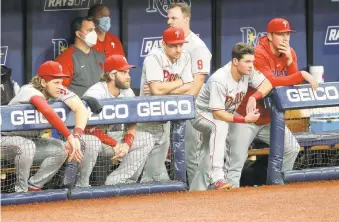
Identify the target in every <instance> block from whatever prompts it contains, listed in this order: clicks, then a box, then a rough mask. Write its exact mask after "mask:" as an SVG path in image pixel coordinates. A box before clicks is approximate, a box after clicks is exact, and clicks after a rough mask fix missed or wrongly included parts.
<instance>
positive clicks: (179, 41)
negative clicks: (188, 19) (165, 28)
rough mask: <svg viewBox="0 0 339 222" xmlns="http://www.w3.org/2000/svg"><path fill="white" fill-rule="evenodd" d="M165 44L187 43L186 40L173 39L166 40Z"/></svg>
mask: <svg viewBox="0 0 339 222" xmlns="http://www.w3.org/2000/svg"><path fill="white" fill-rule="evenodd" d="M166 43H167V44H170V45H174V44H180V43H188V41H186V40H175V41H168V42H166Z"/></svg>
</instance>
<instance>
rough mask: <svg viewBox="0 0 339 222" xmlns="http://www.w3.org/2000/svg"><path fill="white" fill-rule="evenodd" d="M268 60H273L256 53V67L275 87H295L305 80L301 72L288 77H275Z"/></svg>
mask: <svg viewBox="0 0 339 222" xmlns="http://www.w3.org/2000/svg"><path fill="white" fill-rule="evenodd" d="M267 59H271V58H266V57H265V55H264V54H262V53H255V59H254V67H255V68H256V69H257V70H258V71H260V72H262V73H263V74H264V75H265V76H266V78H267V79H268V80H269V81H270V82H271V84H272V85H273V87H276V86H290V85H295V84H299V83H300V82H301V81H302V80H303V77H302V75H301V73H300V72H299V71H297V72H295V73H293V74H291V75H288V76H275V75H274V74H273V73H272V70H271V67H270V65H269V63H268V62H267Z"/></svg>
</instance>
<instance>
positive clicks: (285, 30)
mask: <svg viewBox="0 0 339 222" xmlns="http://www.w3.org/2000/svg"><path fill="white" fill-rule="evenodd" d="M281 32H295V31H294V30H291V29H284V30H279V31H277V32H276V33H281Z"/></svg>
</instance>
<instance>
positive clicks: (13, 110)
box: [0, 95, 195, 205]
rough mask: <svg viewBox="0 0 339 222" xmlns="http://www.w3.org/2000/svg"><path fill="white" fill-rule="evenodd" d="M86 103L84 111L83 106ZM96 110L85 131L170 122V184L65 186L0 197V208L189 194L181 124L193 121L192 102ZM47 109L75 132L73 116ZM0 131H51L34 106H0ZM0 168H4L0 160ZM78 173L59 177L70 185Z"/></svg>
mask: <svg viewBox="0 0 339 222" xmlns="http://www.w3.org/2000/svg"><path fill="white" fill-rule="evenodd" d="M84 103H85V105H86V106H87V104H86V102H84ZM100 104H101V105H102V107H103V109H102V112H101V113H100V114H99V115H97V114H93V113H92V112H90V116H89V120H88V124H87V126H102V125H113V124H126V125H127V124H129V123H148V122H155V123H159V122H161V123H164V122H171V134H170V137H171V139H170V140H171V144H170V147H169V148H170V152H169V157H168V158H169V159H170V160H169V163H168V164H169V165H168V167H167V169H168V170H169V174H170V179H171V180H170V181H164V182H152V183H128V184H117V185H114V186H91V187H87V188H75V187H74V186H68V187H67V186H66V188H61V189H47V190H43V191H41V192H28V193H1V205H11V204H26V203H36V202H50V201H58V200H68V199H88V198H101V197H111V196H123V195H134V194H150V193H157V192H175V191H185V190H186V189H187V187H186V162H185V148H184V132H185V121H186V120H188V119H193V118H194V117H195V104H194V97H193V96H190V95H180V96H159V97H134V98H117V99H104V100H100ZM51 106H52V108H53V109H54V111H56V113H57V114H58V115H59V116H60V117H61V118H62V119H63V120H64V122H65V124H66V125H67V126H68V127H69V128H72V127H74V113H73V112H70V110H69V109H68V107H66V106H65V104H63V103H61V102H56V103H52V104H51ZM88 109H89V107H88ZM89 111H90V109H89ZM0 125H1V131H2V133H3V134H6V132H10V133H13V132H19V131H26V132H30V131H36V130H44V129H51V125H50V124H49V123H48V122H47V121H46V120H45V118H44V117H43V116H42V115H41V114H40V113H39V112H37V111H36V109H35V107H34V106H32V105H16V106H1V119H0ZM1 162H3V158H2V160H1ZM10 166H11V167H6V166H4V165H2V169H1V173H2V178H3V179H4V180H5V179H6V174H7V173H12V174H13V171H15V169H13V168H12V166H13V165H10ZM38 168H39V166H32V168H31V170H37V169H38ZM76 169H77V165H75V164H66V163H65V166H64V172H61V174H63V175H64V177H65V178H66V177H68V178H70V179H72V178H74V172H76V171H77V170H76ZM66 174H70V175H66ZM3 179H2V181H1V183H2V184H3ZM14 180H15V178H12V183H13V181H14ZM64 180H65V179H64ZM66 180H67V179H66ZM70 184H73V183H70Z"/></svg>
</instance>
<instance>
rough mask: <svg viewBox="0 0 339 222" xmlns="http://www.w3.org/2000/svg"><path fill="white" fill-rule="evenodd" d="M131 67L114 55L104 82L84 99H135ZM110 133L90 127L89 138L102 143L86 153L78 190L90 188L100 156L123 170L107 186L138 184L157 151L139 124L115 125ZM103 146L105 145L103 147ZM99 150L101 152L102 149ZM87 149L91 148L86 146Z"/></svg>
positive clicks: (114, 172)
mask: <svg viewBox="0 0 339 222" xmlns="http://www.w3.org/2000/svg"><path fill="white" fill-rule="evenodd" d="M131 68H134V66H133V65H129V64H128V63H127V60H126V58H125V57H124V56H122V55H112V56H110V57H108V58H107V59H106V60H105V62H104V74H102V75H101V78H100V82H98V83H96V84H95V85H93V86H92V87H90V88H89V89H88V90H87V91H86V92H85V94H84V96H90V97H94V98H96V99H98V100H100V99H115V98H132V97H134V96H135V95H134V93H133V91H132V89H131V88H130V80H131V77H130V75H129V70H130V69H131ZM105 128H106V129H102V128H101V127H87V128H86V131H85V132H86V134H90V135H94V136H96V137H97V138H99V139H100V141H101V143H96V144H93V146H89V147H88V148H89V149H88V150H85V154H84V160H83V162H82V163H81V164H80V176H79V180H78V181H77V186H78V187H88V186H89V177H90V175H91V173H92V170H93V167H94V165H95V163H96V161H97V158H98V155H103V156H110V157H113V156H114V158H117V159H119V160H121V163H120V165H119V167H118V168H117V169H116V170H114V171H113V172H112V173H111V174H110V175H109V176H108V177H107V179H106V182H105V184H106V185H115V184H121V183H131V182H136V181H137V179H138V178H139V176H140V174H141V172H142V168H143V167H144V165H145V161H146V159H147V157H148V154H149V152H150V151H151V150H152V148H153V138H152V137H151V135H150V134H149V133H146V132H141V131H137V130H136V124H128V127H127V124H114V125H111V126H109V127H108V129H107V127H106V126H105ZM101 144H102V145H101ZM98 146H99V149H98ZM86 147H87V146H86Z"/></svg>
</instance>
